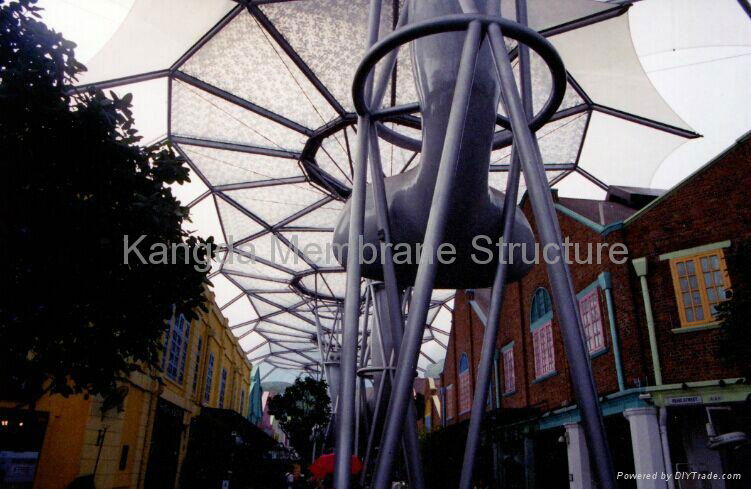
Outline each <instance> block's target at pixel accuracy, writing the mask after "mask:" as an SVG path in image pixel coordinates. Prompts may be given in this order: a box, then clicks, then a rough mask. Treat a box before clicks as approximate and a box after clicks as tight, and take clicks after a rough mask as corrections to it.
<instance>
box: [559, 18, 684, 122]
mask: <svg viewBox="0 0 751 489" xmlns="http://www.w3.org/2000/svg"><path fill="white" fill-rule="evenodd" d="M550 41H551V42H552V43H553V44H554V45H555V47H556V49H558V52H559V53H560V55H561V57H562V58H563V60H564V62H565V64H566V69H567V70H568V71H569V73H571V75H572V76H573V77H574V79H576V81H577V82H578V83H579V85H581V87H582V88H583V89H584V91H585V92H586V94H587V95H588V96H589V97H590V99H591V100H593V101H594V102H595V103H597V104H601V105H605V106H608V107H611V108H613V109H617V110H620V111H623V112H626V113H628V114H633V115H638V116H640V117H646V118H648V119H652V120H654V121H657V122H661V123H663V124H667V125H670V126H674V127H677V128H680V129H684V130H689V131H690V130H691V128H690V126H689V125H688V124H686V122H685V121H683V119H681V117H680V116H678V114H676V113H675V112H674V111H673V109H671V108H670V106H669V105H668V104H667V103H666V102H665V101H664V100H663V98H662V97H661V96H660V94H659V92H658V91H657V90H656V89H655V87H654V85H652V82H651V81H650V80H649V77H648V76H647V74H646V72H645V71H644V69H643V67H642V64H641V61H639V57H638V55H637V54H636V50H635V49H634V45H633V42H632V40H631V32H630V26H629V17H628V16H627V15H621V16H619V17H615V18H612V19H609V20H606V21H604V22H600V23H597V24H594V25H590V26H589V27H587V28H586V29H579V30H573V31H569V32H565V33H563V34H559V35H556V36H553V37H551V38H550Z"/></svg>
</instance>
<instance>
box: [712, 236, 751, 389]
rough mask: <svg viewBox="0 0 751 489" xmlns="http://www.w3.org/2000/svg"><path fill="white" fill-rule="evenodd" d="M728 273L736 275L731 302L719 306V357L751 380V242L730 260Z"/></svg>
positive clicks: (744, 245)
mask: <svg viewBox="0 0 751 489" xmlns="http://www.w3.org/2000/svg"><path fill="white" fill-rule="evenodd" d="M727 260H728V269H730V270H731V271H733V276H732V279H733V284H732V286H733V288H732V290H731V291H729V292H728V295H729V296H730V298H729V299H728V300H726V301H724V302H722V303H720V304H718V305H717V317H718V319H719V320H720V321H721V324H722V337H721V340H720V356H721V358H723V359H724V360H725V361H726V363H728V364H730V365H732V366H737V367H739V368H740V369H741V374H742V375H743V376H744V377H746V378H747V379H749V378H751V360H749V359H751V328H749V327H748V322H749V318H751V241H745V242H743V243H742V244H741V245H740V246H739V247H738V249H737V251H736V252H735V253H733V254H732V255H730V256H728V257H727Z"/></svg>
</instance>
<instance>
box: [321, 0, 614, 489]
mask: <svg viewBox="0 0 751 489" xmlns="http://www.w3.org/2000/svg"><path fill="white" fill-rule="evenodd" d="M463 1H464V0H463ZM464 3H465V6H468V8H467V10H472V7H473V3H474V2H472V1H471V0H468V1H465V2H464ZM375 4H378V5H377V6H376V5H375ZM518 5H520V6H521V10H522V15H521V18H522V20H523V19H524V17H525V12H526V10H525V8H524V7H525V3H524V1H523V0H519V2H518ZM379 8H380V2H373V4H371V31H370V34H371V35H370V37H369V44H370V45H372V46H373V47H372V49H370V51H369V52H368V53H367V55H366V57H365V59H364V60H363V62H362V63H361V65H360V67H359V68H358V71H357V73H356V75H355V83H354V90H353V98H354V102H355V107H356V110H357V113H358V115H359V131H360V132H359V133H358V138H359V150H360V153H359V155H358V167H357V168H356V169H355V179H354V190H353V197H352V202H351V209H352V211H351V215H350V228H349V246H350V247H349V253H348V255H347V298H346V303H345V327H344V336H345V341H344V342H343V355H342V357H343V362H342V369H343V372H342V373H343V375H342V388H341V392H342V394H341V397H340V401H341V400H344V402H345V403H344V404H342V410H341V412H342V416H340V417H339V418H340V419H339V422H340V424H339V433H338V435H339V436H338V439H337V448H338V450H337V454H338V455H344V456H338V457H337V466H336V479H335V481H336V486H335V487H337V489H345V488H347V487H348V480H349V454H350V453H351V451H349V450H346V448H347V447H349V448H350V449H351V434H350V436H349V438H347V424H346V423H345V415H346V410H347V404H346V401H347V399H348V397H347V395H348V394H347V392H348V391H347V389H348V385H347V384H348V382H349V380H347V379H348V377H351V376H353V375H354V368H352V369H351V370H350V371H349V372H347V370H348V369H350V367H354V364H353V365H351V366H350V362H349V360H348V361H347V362H345V358H348V357H349V356H351V357H352V359H354V355H353V354H350V355H347V353H346V352H347V349H348V348H350V346H351V348H352V350H354V349H355V348H356V339H355V341H353V340H352V338H347V332H348V330H349V329H352V328H351V327H349V326H348V325H351V324H356V315H357V314H358V313H359V307H358V305H359V282H360V277H361V268H360V266H359V265H360V264H359V262H358V259H359V253H353V252H352V251H354V250H358V251H359V249H358V248H357V246H358V244H359V243H358V241H357V239H358V238H359V237H360V236H362V234H363V221H364V199H365V193H364V186H365V174H364V172H365V166H366V165H367V155H368V152H369V151H374V150H375V151H374V153H376V154H377V146H376V148H373V147H371V145H373V144H374V143H375V144H377V136H376V135H375V134H374V132H373V129H372V127H371V123H372V121H375V120H378V118H379V114H380V112H382V111H380V110H378V106H379V104H380V101H378V103H377V104H373V105H372V106H371V105H370V104H369V102H371V94H372V74H371V71H372V69H373V67H374V66H375V64H376V63H377V62H378V60H380V59H381V58H383V57H384V56H385V55H386V54H387V53H388V52H389V51H392V50H393V49H394V48H396V47H398V46H399V45H401V44H404V43H406V42H409V41H412V40H415V39H417V38H419V37H423V36H426V35H430V34H437V33H441V32H450V31H461V30H466V32H467V35H466V38H465V40H464V44H463V48H462V53H461V59H460V64H459V70H458V74H457V80H456V84H455V87H454V94H453V100H452V102H451V109H450V115H449V118H448V124H447V131H446V136H445V140H444V144H443V149H442V153H441V157H440V166H439V169H438V175H437V181H436V185H435V192H434V194H433V199H432V202H431V207H430V214H429V218H428V222H427V228H426V231H425V239H424V250H425V251H424V253H423V254H422V255H421V256H420V264H419V267H418V270H417V277H416V281H415V286H414V289H413V293H412V302H411V307H410V312H409V315H408V317H407V325H406V328H405V332H404V337H403V340H402V345H401V348H399V352H398V362H397V368H396V371H395V377H394V382H393V386H392V389H391V396H390V397H391V402H390V406H389V410H388V411H389V415H388V417H387V419H386V424H385V428H384V433H383V440H382V443H381V447H380V454H379V458H378V462H377V467H376V472H375V476H374V484H373V486H372V487H373V488H374V489H386V488H387V487H388V485H389V483H390V482H391V472H392V469H393V464H394V460H395V456H396V452H397V450H398V445H399V440H400V439H401V437H402V433H403V428H404V427H405V425H404V423H405V422H407V421H408V420H410V421H411V419H410V418H408V417H407V411H408V409H409V408H408V406H410V405H412V402H411V391H412V383H413V378H414V374H415V371H416V367H417V358H418V355H419V350H420V344H421V340H422V336H423V332H424V328H425V320H426V317H427V311H428V308H429V305H430V297H431V294H432V289H433V284H434V280H435V277H436V273H437V267H438V266H439V265H438V263H437V259H436V258H437V252H436V250H437V249H438V246H439V245H440V244H441V241H442V239H443V237H444V231H445V227H446V222H447V220H448V217H449V213H450V210H451V209H450V203H451V194H452V187H453V183H454V176H455V170H456V167H457V163H458V156H459V154H460V149H461V148H460V147H461V141H462V139H461V138H462V133H463V131H464V127H465V123H466V117H467V110H468V107H469V102H470V95H471V90H472V83H473V77H474V71H475V64H476V62H477V56H478V52H479V48H480V45H481V42H482V41H483V40H484V37H485V36H484V34H487V36H488V37H489V39H490V46H491V48H492V54H493V57H494V61H495V65H496V69H497V71H498V75H499V78H500V84H501V93H502V101H503V103H504V106H505V108H506V113H507V114H509V117H508V118H506V117H503V116H499V118H500V120H499V123H501V125H504V126H505V127H510V129H511V131H512V135H513V141H514V158H513V160H512V166H511V168H510V170H511V173H510V176H509V182H508V187H507V193H506V206H505V208H504V219H503V221H504V230H505V231H504V239H505V240H506V241H509V240H510V239H509V238H510V234H511V226H510V225H509V221H510V220H511V219H512V217H511V216H513V213H512V212H511V209H515V207H516V205H515V203H516V202H515V201H516V194H517V192H518V179H519V171H520V167H521V169H523V170H524V174H525V177H526V180H527V185H528V189H529V194H530V201H531V204H532V208H533V212H534V214H535V218H536V221H537V224H538V231H539V235H540V237H541V241H542V242H543V243H542V244H544V245H548V246H546V249H547V248H552V250H548V251H552V254H553V256H552V257H550V254H549V253H548V255H547V256H548V258H549V260H548V266H547V267H548V275H549V278H550V282H551V286H552V287H551V288H552V291H553V298H554V301H555V303H556V309H557V311H558V314H559V321H560V324H561V329H562V332H563V337H564V344H565V347H566V353H567V357H568V359H569V362H570V364H571V370H572V376H573V384H574V390H575V393H576V396H577V400H578V401H579V407H580V409H581V413H582V420H583V422H584V425H585V434H586V436H587V441H588V443H589V446H590V453H592V455H593V460H594V462H595V466H596V473H597V475H598V479H599V481H600V484H601V487H603V489H615V480H614V472H613V465H612V460H611V457H610V451H609V449H608V445H607V439H606V437H605V431H604V424H603V420H602V413H601V412H600V409H599V403H598V399H597V391H596V388H595V384H594V380H593V378H592V375H591V370H590V366H589V359H588V355H587V351H586V345H585V343H584V339H583V336H582V332H581V326H580V318H579V316H578V307H577V304H576V299H575V291H574V288H573V285H572V281H571V277H570V272H569V270H568V266H567V264H566V263H565V262H564V261H563V256H562V250H561V248H562V246H561V233H560V228H559V225H558V221H557V216H556V214H555V210H554V207H553V202H552V197H551V195H550V192H549V190H548V182H547V179H546V177H545V170H544V167H543V164H542V158H541V155H540V151H539V148H538V146H537V142H536V140H535V138H534V136H533V132H534V131H536V130H537V129H539V128H540V127H541V126H542V125H543V124H545V122H547V121H548V120H549V119H550V117H551V116H552V115H553V114H554V113H555V111H556V110H557V108H558V107H559V106H560V103H561V101H562V98H563V93H564V92H565V87H566V78H565V69H564V68H563V64H562V62H561V60H560V57H558V55H557V53H555V50H554V49H553V47H552V46H551V45H550V43H548V42H547V41H546V40H545V39H544V38H543V37H542V36H540V35H539V34H537V33H535V32H534V31H531V30H530V29H528V28H526V27H524V26H521V25H519V24H517V23H514V22H510V21H508V20H506V19H503V18H501V17H498V16H488V15H480V14H476V13H474V14H462V15H447V16H444V17H439V18H435V19H431V20H429V21H423V22H419V23H416V24H412V25H409V26H407V27H405V28H403V29H399V30H398V31H395V32H394V33H392V34H391V35H389V36H387V37H386V38H385V39H384V40H382V41H381V42H379V43H378V44H375V37H377V36H376V35H374V34H373V29H372V28H373V27H374V25H376V23H375V22H374V19H375V18H376V16H375V15H374V12H377V11H378V9H379ZM474 10H475V11H476V9H474ZM376 26H377V25H376ZM502 29H503V30H502ZM376 30H377V29H376ZM504 32H506V34H507V35H509V36H510V37H511V38H513V39H516V40H517V41H520V44H526V45H528V46H529V47H532V48H533V49H534V50H535V51H536V52H537V53H538V54H539V55H540V56H541V57H542V59H543V61H545V63H546V64H547V65H548V67H549V69H550V70H551V75H552V78H553V92H552V93H551V95H550V97H549V98H548V101H547V102H546V103H545V105H544V107H543V109H542V110H540V112H539V113H537V114H531V107H530V106H531V94H530V93H529V88H528V87H529V86H530V82H529V76H530V75H529V69H528V68H527V69H525V70H522V86H523V87H526V89H525V90H524V92H525V93H524V102H526V103H524V102H523V100H522V98H521V97H520V94H519V91H518V88H517V86H516V81H515V79H514V74H513V68H512V67H511V62H510V59H509V54H508V52H507V51H506V49H505V41H504ZM522 51H524V50H522ZM523 57H526V58H527V62H526V63H527V64H528V53H527V54H526V56H523ZM523 63H524V61H523ZM379 88H380V87H379ZM379 91H380V90H379ZM376 98H377V97H376ZM525 105H526V107H525ZM369 136H370V138H369ZM368 139H371V140H370V141H368ZM374 170H375V168H374ZM374 173H375V172H374ZM377 177H378V178H374V180H381V179H382V178H383V176H382V174H377ZM381 183H382V181H381ZM374 186H376V185H374ZM382 195H383V194H382V189H380V191H379V189H376V192H375V200H376V207H377V208H380V209H379V216H378V217H379V227H380V228H381V229H383V230H386V229H388V222H387V221H384V220H383V219H384V218H385V219H387V217H388V209H384V208H383V207H382V204H384V202H383V201H380V202H379V200H380V197H382ZM549 245H553V246H549ZM555 245H557V246H555ZM384 261H385V263H386V264H387V265H392V266H393V264H392V263H391V262H390V261H388V260H384ZM506 261H507V260H502V261H501V264H500V265H499V268H498V269H497V271H496V276H495V280H494V286H493V297H492V300H491V309H490V320H489V322H488V327H487V329H486V332H485V338H484V347H483V353H482V355H481V360H480V362H481V368H480V371H479V377H478V381H477V383H476V389H475V392H476V394H477V395H476V396H475V399H474V402H473V416H472V421H471V425H470V436H469V438H468V440H467V453H466V457H465V465H464V466H463V472H462V479H461V488H460V489H465V488H467V487H469V485H470V483H471V477H472V465H473V461H474V457H475V455H476V451H477V444H478V442H479V427H480V422H481V414H482V412H483V411H484V404H485V397H486V395H487V386H488V385H489V381H490V377H489V375H490V367H489V365H490V362H491V361H492V350H493V348H492V347H493V345H494V343H495V337H496V334H497V330H498V322H499V321H498V319H499V316H500V309H501V305H502V292H503V285H504V283H505V281H506V274H507V267H506V266H504V262H506ZM392 270H393V269H392ZM384 271H385V279H386V286H387V289H389V288H390V289H392V290H394V287H395V280H393V278H392V277H393V275H391V274H390V273H389V267H388V266H386V267H385V270H384ZM386 295H387V303H388V306H389V307H387V309H388V310H389V311H388V314H387V315H388V316H389V319H391V318H394V320H391V321H389V323H391V324H390V326H391V327H394V326H396V325H397V324H399V325H400V324H401V318H400V319H399V320H396V318H395V315H394V313H393V311H394V308H393V307H392V304H393V302H394V299H393V296H394V294H393V293H391V294H389V293H387V294H386ZM389 296H390V297H389ZM355 331H356V329H355ZM350 342H351V343H352V345H350V344H349V343H350ZM352 385H353V386H354V384H352ZM477 389H479V391H478V390H477ZM352 390H354V389H352ZM379 397H380V396H379ZM371 435H372V433H371ZM373 442H374V440H373V439H372V437H371V439H370V443H373ZM368 449H369V450H370V449H372V447H370V446H369V447H368Z"/></svg>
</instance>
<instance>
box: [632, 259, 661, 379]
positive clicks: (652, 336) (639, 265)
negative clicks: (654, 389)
mask: <svg viewBox="0 0 751 489" xmlns="http://www.w3.org/2000/svg"><path fill="white" fill-rule="evenodd" d="M631 263H632V264H633V265H634V270H636V275H637V276H638V277H639V281H640V283H641V295H642V299H644V312H645V313H646V315H647V330H649V349H650V351H651V352H652V367H653V369H654V372H655V384H656V385H662V369H660V354H659V352H658V351H657V334H656V333H655V318H654V316H653V315H652V301H651V300H650V299H649V286H648V285H647V259H646V258H645V257H641V258H636V259H634V260H632V261H631Z"/></svg>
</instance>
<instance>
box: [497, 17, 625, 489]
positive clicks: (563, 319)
mask: <svg viewBox="0 0 751 489" xmlns="http://www.w3.org/2000/svg"><path fill="white" fill-rule="evenodd" d="M488 34H489V36H490V39H491V46H492V48H493V55H494V57H495V60H496V67H497V69H498V72H499V76H500V79H501V90H502V92H503V93H504V100H505V102H506V105H507V106H506V111H507V113H508V114H509V119H510V120H511V124H512V129H513V135H514V145H515V146H517V149H518V152H519V157H520V160H521V163H522V169H523V170H524V177H525V180H526V183H527V189H528V192H529V196H530V203H531V205H532V211H533V213H534V215H535V221H536V223H537V230H538V233H539V236H540V239H541V241H542V242H541V245H542V247H543V250H545V252H544V255H545V256H544V258H545V261H546V264H547V269H548V277H549V279H550V283H551V288H552V292H553V301H554V303H555V305H556V312H557V313H558V318H559V323H560V325H561V332H562V335H563V342H564V345H565V349H566V356H567V358H568V361H569V365H570V367H571V376H572V380H573V387H574V393H575V395H576V400H577V402H578V405H579V410H580V413H581V417H582V421H583V423H584V428H585V435H586V437H587V442H588V445H589V447H590V450H591V453H592V457H593V460H594V462H595V467H596V471H597V476H598V479H599V481H600V485H601V487H602V488H603V489H615V488H616V483H615V473H614V471H613V462H612V458H611V455H610V449H609V447H608V441H607V438H606V436H605V426H604V423H603V418H602V412H601V411H600V406H599V402H598V399H597V388H596V386H595V383H594V379H593V377H592V372H591V369H590V365H589V353H588V351H587V347H586V344H585V343H584V338H583V336H582V329H581V320H580V318H579V308H578V303H577V301H576V292H575V290H574V287H573V283H572V281H571V274H570V271H569V268H568V264H567V263H566V262H565V257H564V256H563V252H562V249H563V246H562V239H561V230H560V226H559V224H558V219H557V215H556V213H555V207H554V205H553V198H552V195H551V193H550V190H549V187H548V182H547V178H546V176H545V169H544V167H543V163H542V157H541V155H540V150H539V148H538V146H537V142H536V140H535V139H534V137H533V135H532V132H531V131H530V130H529V126H528V124H529V122H528V118H527V115H526V111H525V109H524V106H523V104H522V100H521V98H520V96H519V92H518V89H517V86H516V81H515V78H514V72H513V68H512V67H511V61H510V59H509V55H508V52H507V51H506V49H505V44H504V40H503V33H502V32H501V28H500V26H499V25H498V24H492V25H490V26H489V27H488ZM522 75H523V76H524V74H522ZM523 83H524V82H523Z"/></svg>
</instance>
